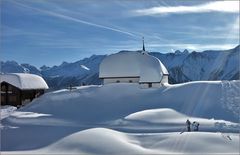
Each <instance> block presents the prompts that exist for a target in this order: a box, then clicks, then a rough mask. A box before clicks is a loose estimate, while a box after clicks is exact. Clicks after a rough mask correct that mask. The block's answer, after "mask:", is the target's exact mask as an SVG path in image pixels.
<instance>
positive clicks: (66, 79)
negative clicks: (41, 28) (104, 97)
mask: <svg viewBox="0 0 240 155" xmlns="http://www.w3.org/2000/svg"><path fill="white" fill-rule="evenodd" d="M120 52H122V51H120ZM124 52H126V51H124ZM149 54H150V55H153V56H155V57H157V58H159V59H160V60H161V62H162V63H163V64H164V65H165V66H166V68H167V69H168V72H169V83H172V84H175V83H183V82H188V81H199V80H201V81H203V80H204V81H205V80H211V81H212V80H239V78H240V67H239V66H240V45H238V46H237V47H235V48H233V49H229V50H206V51H203V52H196V51H193V52H189V51H188V50H184V51H183V52H181V51H179V50H177V51H175V52H174V53H159V52H149ZM106 56H107V55H92V56H91V57H89V58H84V59H82V60H79V61H76V62H73V63H68V62H63V63H62V64H61V65H58V66H53V67H48V66H45V65H44V66H42V67H40V69H38V68H37V67H35V66H33V65H30V64H18V63H17V62H16V61H5V62H4V61H1V73H24V72H25V73H32V74H37V75H41V76H42V77H43V78H44V79H45V80H46V82H47V83H48V85H49V87H50V88H52V89H59V88H65V87H68V86H70V85H73V86H75V85H82V84H87V85H88V84H101V80H100V79H99V78H98V70H99V65H100V63H101V61H102V60H103V59H104V58H105V57H106Z"/></svg>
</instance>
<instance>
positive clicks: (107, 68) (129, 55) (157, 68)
mask: <svg viewBox="0 0 240 155" xmlns="http://www.w3.org/2000/svg"><path fill="white" fill-rule="evenodd" d="M163 75H168V71H167V69H166V68H165V66H164V65H163V64H162V63H161V61H160V60H159V59H158V58H156V57H154V56H151V55H149V54H147V53H146V52H140V51H131V52H130V51H124V52H119V53H116V54H112V55H109V56H108V57H106V58H105V59H104V60H103V61H102V63H101V64H100V68H99V77H100V78H118V77H119V78H120V77H139V78H140V80H139V82H160V81H161V80H162V77H163Z"/></svg>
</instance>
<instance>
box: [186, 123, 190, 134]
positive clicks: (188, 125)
mask: <svg viewBox="0 0 240 155" xmlns="http://www.w3.org/2000/svg"><path fill="white" fill-rule="evenodd" d="M186 125H187V131H188V132H191V127H190V126H191V122H190V121H189V120H187V121H186Z"/></svg>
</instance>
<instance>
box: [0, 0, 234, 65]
mask: <svg viewBox="0 0 240 155" xmlns="http://www.w3.org/2000/svg"><path fill="white" fill-rule="evenodd" d="M0 6H1V53H0V56H1V59H2V60H4V61H6V60H15V61H17V62H19V63H30V64H33V65H36V66H37V67H40V66H42V65H44V64H46V65H48V66H53V65H59V64H61V63H62V62H63V61H67V62H74V61H77V60H80V59H82V58H85V57H89V56H91V55H93V54H110V53H115V52H118V51H120V50H138V49H141V47H142V40H141V38H142V36H144V37H145V43H146V45H145V46H146V49H147V50H148V51H154V52H162V53H167V52H173V51H175V50H178V49H179V50H184V49H188V50H190V51H193V50H195V51H199V52H200V51H203V50H207V49H229V48H233V47H235V46H237V45H238V44H239V1H204V0H202V1H200V0H199V1H196V0H194V1H191V0H159V1H158V0H149V1H146V0H123V1H122V0H121V1H120V0H103V1H99V0H0Z"/></svg>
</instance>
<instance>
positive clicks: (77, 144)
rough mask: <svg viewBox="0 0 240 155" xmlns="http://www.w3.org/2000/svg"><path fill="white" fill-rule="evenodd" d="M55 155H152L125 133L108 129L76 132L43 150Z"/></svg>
mask: <svg viewBox="0 0 240 155" xmlns="http://www.w3.org/2000/svg"><path fill="white" fill-rule="evenodd" d="M43 150H44V152H46V151H47V152H54V153H57V152H59V153H79V152H81V153H87V154H119V153H120V152H121V154H129V153H134V154H140V153H141V154H146V153H151V152H152V151H149V150H147V149H145V148H142V147H141V146H140V145H139V142H138V141H136V140H134V139H131V138H130V137H129V136H127V135H126V134H124V133H121V132H118V131H114V130H111V129H106V128H92V129H87V130H83V131H80V132H76V133H74V134H72V135H69V136H67V137H64V138H63V139H61V140H59V141H58V142H56V143H54V144H52V145H50V146H48V147H47V148H45V149H43Z"/></svg>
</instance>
